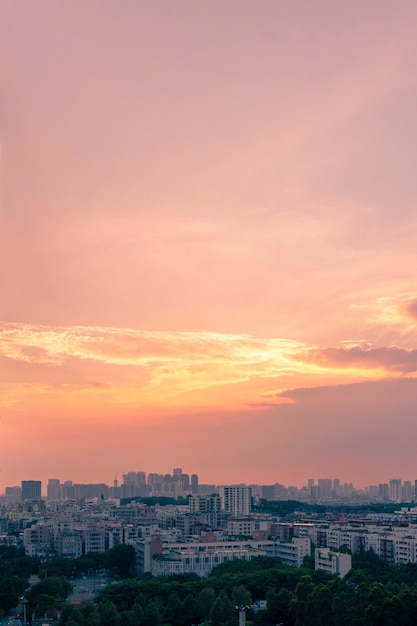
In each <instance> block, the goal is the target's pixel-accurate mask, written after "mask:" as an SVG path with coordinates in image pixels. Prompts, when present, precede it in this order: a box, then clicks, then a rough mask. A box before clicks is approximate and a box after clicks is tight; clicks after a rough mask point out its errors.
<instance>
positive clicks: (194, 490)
mask: <svg viewBox="0 0 417 626" xmlns="http://www.w3.org/2000/svg"><path fill="white" fill-rule="evenodd" d="M191 493H193V494H196V493H198V476H197V474H191Z"/></svg>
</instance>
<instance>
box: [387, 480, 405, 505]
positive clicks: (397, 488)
mask: <svg viewBox="0 0 417 626" xmlns="http://www.w3.org/2000/svg"><path fill="white" fill-rule="evenodd" d="M401 483H402V481H401V479H400V478H391V480H390V481H389V499H390V500H391V501H392V502H401V497H402V493H401V491H402V484H401Z"/></svg>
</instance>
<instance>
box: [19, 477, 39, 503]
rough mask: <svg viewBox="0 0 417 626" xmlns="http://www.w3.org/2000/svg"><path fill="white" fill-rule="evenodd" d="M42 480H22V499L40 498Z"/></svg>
mask: <svg viewBox="0 0 417 626" xmlns="http://www.w3.org/2000/svg"><path fill="white" fill-rule="evenodd" d="M41 497H42V482H41V481H40V480H22V500H23V501H24V500H40V499H41Z"/></svg>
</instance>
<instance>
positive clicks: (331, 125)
mask: <svg viewBox="0 0 417 626" xmlns="http://www.w3.org/2000/svg"><path fill="white" fill-rule="evenodd" d="M6 5H7V6H6ZM416 18H417V7H416V6H415V4H414V3H413V2H411V0H401V1H400V4H399V5H398V3H397V4H396V5H395V6H394V5H384V6H382V5H381V4H380V3H378V2H377V0H372V1H371V2H370V3H368V4H367V5H366V6H360V7H359V6H354V5H352V3H350V2H348V1H347V0H346V1H345V0H342V2H340V3H338V4H337V6H336V5H329V3H324V2H317V3H313V4H312V3H310V2H307V0H296V1H295V2H292V3H291V4H283V3H277V2H274V1H273V0H265V2H264V3H262V6H261V7H259V5H257V4H255V3H253V2H250V1H249V0H243V1H241V0H239V2H237V0H227V1H226V2H224V3H216V2H214V3H195V2H177V1H176V0H174V1H173V2H170V3H169V4H167V3H160V2H158V1H156V2H148V1H147V0H139V1H138V2H135V3H131V2H125V3H115V2H113V1H112V0H103V1H102V2H100V3H83V4H82V6H81V5H80V6H75V5H74V4H73V3H71V2H69V1H68V2H66V1H64V2H62V3H59V4H57V3H55V2H53V0H45V2H44V3H42V6H41V5H37V6H23V4H20V3H8V2H7V3H5V4H4V5H3V6H2V7H0V51H1V56H0V58H1V63H0V86H1V89H2V94H3V97H2V103H1V104H0V168H1V171H0V193H1V199H0V200H1V202H0V263H1V267H2V271H1V273H0V294H1V298H0V398H1V400H0V415H1V416H2V419H1V422H2V427H1V429H2V433H1V441H0V457H1V458H0V468H1V470H2V471H1V475H0V485H1V486H0V490H3V489H4V486H6V485H7V486H9V485H12V484H15V483H20V481H21V480H22V479H31V478H34V479H36V478H41V479H42V481H43V482H45V481H46V480H47V479H48V478H49V477H54V476H56V477H60V478H61V480H66V479H72V480H74V481H77V480H79V481H80V482H95V480H96V479H97V480H98V479H100V480H107V481H109V480H110V478H111V476H113V475H114V473H115V472H116V471H117V472H118V473H119V474H122V473H124V472H125V471H130V470H131V471H141V470H143V471H153V470H155V471H159V469H160V468H164V469H166V470H167V471H168V470H169V469H170V468H172V467H178V466H181V467H184V468H189V471H190V472H191V473H198V474H199V475H201V476H204V477H206V479H205V480H206V482H209V483H212V482H216V483H218V484H219V483H228V482H253V483H258V484H272V483H275V482H279V483H281V484H287V485H288V484H296V485H302V484H305V481H306V480H307V478H308V477H310V476H312V477H315V478H319V477H326V476H327V477H338V478H340V479H341V480H342V481H343V482H353V483H355V484H356V485H358V486H363V485H365V484H373V483H375V482H380V481H383V482H386V481H387V480H389V478H390V477H393V476H400V477H402V478H403V479H409V480H414V478H417V474H416V476H415V477H414V472H415V469H414V468H415V465H416V461H417V455H416V454H415V453H414V450H413V447H412V442H413V440H414V436H415V435H417V423H415V419H414V416H415V410H416V408H417V288H416V284H415V267H416V262H417V259H416V255H417V252H416V241H417V213H416V210H415V207H416V199H417V188H416V183H415V172H414V169H415V168H414V163H415V160H416V144H415V141H414V134H415V131H414V128H415V120H414V118H415V93H416V89H417V78H416V75H415V63H416V60H417V42H416V41H415V35H414V29H413V25H414V23H415V19H416ZM358 433H361V435H360V437H359V436H358Z"/></svg>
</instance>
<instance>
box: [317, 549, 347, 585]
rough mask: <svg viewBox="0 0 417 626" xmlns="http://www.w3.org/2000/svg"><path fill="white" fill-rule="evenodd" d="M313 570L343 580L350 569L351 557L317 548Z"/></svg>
mask: <svg viewBox="0 0 417 626" xmlns="http://www.w3.org/2000/svg"><path fill="white" fill-rule="evenodd" d="M315 568H316V569H319V570H322V571H323V572H328V573H329V574H337V575H338V576H340V577H341V578H343V577H344V576H346V574H347V573H348V572H349V571H350V570H351V569H352V557H351V555H350V554H342V553H341V552H333V550H330V549H329V548H317V549H316V553H315Z"/></svg>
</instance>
